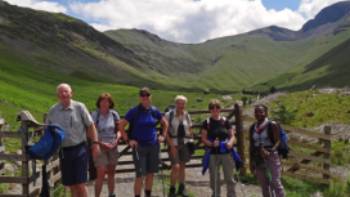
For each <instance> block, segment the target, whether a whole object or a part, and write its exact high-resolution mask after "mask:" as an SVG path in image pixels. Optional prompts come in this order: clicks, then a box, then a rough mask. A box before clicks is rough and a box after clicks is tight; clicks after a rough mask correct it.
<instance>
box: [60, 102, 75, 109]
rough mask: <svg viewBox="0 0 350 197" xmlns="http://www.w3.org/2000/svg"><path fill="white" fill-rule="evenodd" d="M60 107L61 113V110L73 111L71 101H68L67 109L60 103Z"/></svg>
mask: <svg viewBox="0 0 350 197" xmlns="http://www.w3.org/2000/svg"><path fill="white" fill-rule="evenodd" d="M59 105H60V109H61V110H62V111H63V110H68V109H69V110H73V100H70V104H69V106H68V107H66V108H64V106H63V104H62V103H60V104H59Z"/></svg>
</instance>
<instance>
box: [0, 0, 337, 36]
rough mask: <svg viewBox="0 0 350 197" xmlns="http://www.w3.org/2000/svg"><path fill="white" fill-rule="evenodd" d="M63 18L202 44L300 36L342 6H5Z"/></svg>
mask: <svg viewBox="0 0 350 197" xmlns="http://www.w3.org/2000/svg"><path fill="white" fill-rule="evenodd" d="M5 1H7V2H9V3H11V4H14V5H18V6H23V7H30V8H33V9H38V10H45V11H50V12H61V13H65V14H67V15H70V16H73V17H76V18H79V19H82V20H84V21H85V22H87V23H89V24H90V25H92V26H93V27H95V28H96V29H97V30H99V31H106V30H115V29H131V28H136V29H144V30H147V31H149V32H151V33H154V34H157V35H158V36H160V37H161V38H163V39H166V40H170V41H174V42H180V43H199V42H203V41H206V40H208V39H213V38H217V37H222V36H230V35H237V34H240V33H245V32H249V31H252V30H255V29H258V28H263V27H267V26H270V25H277V26H280V27H285V28H289V29H292V30H299V29H300V28H301V27H302V25H303V24H304V23H305V22H306V21H308V20H310V19H312V18H314V17H315V16H316V14H317V13H318V12H319V11H320V10H322V9H323V8H324V7H326V6H329V5H331V4H333V3H336V2H339V1H341V0H5Z"/></svg>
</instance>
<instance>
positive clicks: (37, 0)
mask: <svg viewBox="0 0 350 197" xmlns="http://www.w3.org/2000/svg"><path fill="white" fill-rule="evenodd" d="M6 1H7V2H8V3H10V4H13V5H18V6H22V7H29V8H33V9H36V10H44V11H49V12H62V13H66V12H67V9H66V8H65V6H63V5H61V4H59V3H56V2H52V1H42V0H6Z"/></svg>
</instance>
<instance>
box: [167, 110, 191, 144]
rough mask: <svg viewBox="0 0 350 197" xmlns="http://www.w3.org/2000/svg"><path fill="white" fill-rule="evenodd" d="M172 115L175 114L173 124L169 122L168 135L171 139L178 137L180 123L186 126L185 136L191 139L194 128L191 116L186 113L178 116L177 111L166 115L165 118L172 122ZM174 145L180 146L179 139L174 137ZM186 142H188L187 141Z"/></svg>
mask: <svg viewBox="0 0 350 197" xmlns="http://www.w3.org/2000/svg"><path fill="white" fill-rule="evenodd" d="M170 113H173V119H172V121H171V122H169V133H168V135H169V136H170V137H172V136H177V132H178V128H179V125H180V123H181V122H182V124H183V125H184V129H185V135H186V137H190V135H191V133H190V128H191V126H192V121H191V116H190V114H188V113H187V112H185V113H184V114H183V115H180V116H177V115H176V111H169V112H167V113H166V114H165V118H166V119H167V120H168V121H170ZM172 140H173V143H174V144H175V145H178V139H177V137H172ZM185 141H186V140H185Z"/></svg>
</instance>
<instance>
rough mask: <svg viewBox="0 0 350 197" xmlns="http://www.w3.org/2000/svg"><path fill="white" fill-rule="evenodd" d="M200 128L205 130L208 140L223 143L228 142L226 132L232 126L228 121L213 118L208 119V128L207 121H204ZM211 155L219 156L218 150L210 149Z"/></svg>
mask: <svg viewBox="0 0 350 197" xmlns="http://www.w3.org/2000/svg"><path fill="white" fill-rule="evenodd" d="M202 128H203V129H205V130H207V135H208V139H209V140H210V141H214V140H215V139H216V138H218V139H219V141H225V140H228V139H229V137H230V136H229V133H228V131H229V130H230V129H231V128H232V125H231V124H230V123H229V121H228V120H224V119H220V120H215V119H213V118H210V120H209V126H208V120H205V121H204V122H203V125H202ZM212 153H213V154H219V153H220V149H219V148H212Z"/></svg>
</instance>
